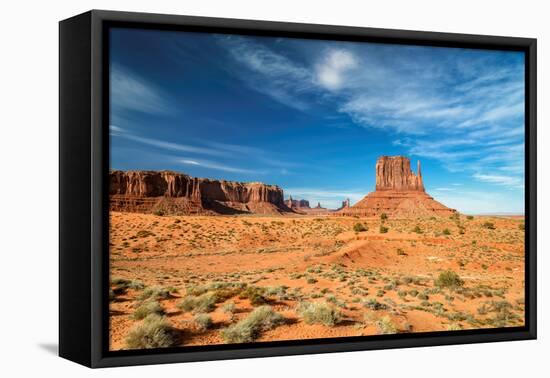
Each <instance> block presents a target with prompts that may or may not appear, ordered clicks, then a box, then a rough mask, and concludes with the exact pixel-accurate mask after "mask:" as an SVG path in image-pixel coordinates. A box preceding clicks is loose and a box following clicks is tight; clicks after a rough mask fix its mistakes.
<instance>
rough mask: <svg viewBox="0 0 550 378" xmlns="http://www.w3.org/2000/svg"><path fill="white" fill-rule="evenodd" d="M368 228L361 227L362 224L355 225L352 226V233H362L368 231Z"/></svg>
mask: <svg viewBox="0 0 550 378" xmlns="http://www.w3.org/2000/svg"><path fill="white" fill-rule="evenodd" d="M368 230H369V229H368V227H365V225H363V223H355V224H354V225H353V231H355V232H363V231H368Z"/></svg>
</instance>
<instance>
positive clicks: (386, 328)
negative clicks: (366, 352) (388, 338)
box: [376, 316, 397, 335]
mask: <svg viewBox="0 0 550 378" xmlns="http://www.w3.org/2000/svg"><path fill="white" fill-rule="evenodd" d="M376 328H378V334H380V335H389V334H393V333H397V327H396V326H395V324H393V322H392V321H391V319H390V317H389V316H384V317H383V318H382V319H380V320H378V321H377V322H376Z"/></svg>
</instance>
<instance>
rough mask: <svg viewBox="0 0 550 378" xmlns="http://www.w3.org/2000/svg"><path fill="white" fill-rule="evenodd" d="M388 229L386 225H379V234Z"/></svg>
mask: <svg viewBox="0 0 550 378" xmlns="http://www.w3.org/2000/svg"><path fill="white" fill-rule="evenodd" d="M388 230H389V228H387V227H386V226H382V225H380V233H381V234H385V233H387V232H388Z"/></svg>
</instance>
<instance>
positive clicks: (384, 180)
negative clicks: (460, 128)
mask: <svg viewBox="0 0 550 378" xmlns="http://www.w3.org/2000/svg"><path fill="white" fill-rule="evenodd" d="M348 206H349V203H348ZM455 212H456V210H453V209H450V208H448V207H446V206H445V205H443V204H441V203H440V202H437V201H436V200H434V199H433V198H432V197H430V196H429V195H428V194H427V193H426V191H425V189H424V183H423V181H422V173H421V171H420V162H418V172H417V174H414V173H413V171H412V170H411V164H410V160H409V158H407V157H404V156H382V157H380V158H379V159H378V160H377V162H376V187H375V191H374V192H371V193H369V194H368V195H367V196H365V197H364V198H363V199H362V200H361V201H359V202H357V203H356V204H355V205H353V206H351V207H344V208H342V209H341V210H339V211H338V214H341V215H358V216H367V217H370V216H379V215H380V214H382V213H386V214H387V215H391V216H395V217H418V216H426V215H438V216H449V215H451V214H453V213H455Z"/></svg>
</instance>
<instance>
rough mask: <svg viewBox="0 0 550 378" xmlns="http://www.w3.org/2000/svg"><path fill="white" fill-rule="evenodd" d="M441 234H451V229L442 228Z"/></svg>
mask: <svg viewBox="0 0 550 378" xmlns="http://www.w3.org/2000/svg"><path fill="white" fill-rule="evenodd" d="M443 235H451V230H449V229H448V228H446V229H444V230H443Z"/></svg>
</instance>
